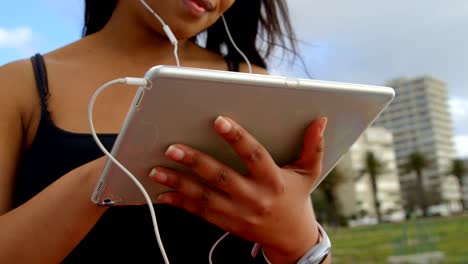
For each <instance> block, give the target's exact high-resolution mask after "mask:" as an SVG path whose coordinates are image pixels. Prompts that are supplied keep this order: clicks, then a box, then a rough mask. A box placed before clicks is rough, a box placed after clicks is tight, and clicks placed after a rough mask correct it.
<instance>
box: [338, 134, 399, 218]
mask: <svg viewBox="0 0 468 264" xmlns="http://www.w3.org/2000/svg"><path fill="white" fill-rule="evenodd" d="M368 152H372V153H373V154H374V156H375V157H376V159H377V160H378V161H379V163H380V164H381V165H382V167H381V169H380V171H381V172H380V173H379V174H378V175H377V199H378V201H379V203H380V212H381V215H382V216H383V219H384V220H389V221H391V220H400V219H401V218H403V217H404V214H403V208H402V201H401V193H400V184H399V180H398V173H397V168H396V157H395V151H394V148H393V137H392V133H390V132H389V131H388V130H386V129H385V128H381V127H371V128H368V129H367V130H366V131H365V132H364V133H363V134H362V135H361V137H360V138H359V139H358V140H357V141H356V142H355V143H354V144H353V146H352V147H351V148H350V150H349V151H348V153H347V154H346V155H345V156H344V157H343V158H342V159H341V160H340V163H339V164H338V169H340V170H342V171H343V172H346V174H347V178H348V179H349V180H348V181H346V184H342V185H340V186H338V190H337V194H338V201H339V204H340V209H341V210H340V211H341V212H342V214H344V215H348V216H349V215H354V216H356V217H357V218H366V217H370V218H373V219H374V220H375V219H376V211H375V206H374V198H373V194H372V185H371V180H370V177H369V174H368V173H367V172H366V155H367V153H368Z"/></svg>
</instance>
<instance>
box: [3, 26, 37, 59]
mask: <svg viewBox="0 0 468 264" xmlns="http://www.w3.org/2000/svg"><path fill="white" fill-rule="evenodd" d="M32 39H33V33H32V30H31V28H30V27H18V28H13V29H7V28H0V48H13V49H16V50H18V51H19V52H21V53H23V54H30V53H32V50H33V49H32V47H31V45H32Z"/></svg>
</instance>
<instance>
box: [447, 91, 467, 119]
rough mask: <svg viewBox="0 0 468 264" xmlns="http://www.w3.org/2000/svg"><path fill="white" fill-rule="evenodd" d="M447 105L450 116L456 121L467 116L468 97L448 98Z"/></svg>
mask: <svg viewBox="0 0 468 264" xmlns="http://www.w3.org/2000/svg"><path fill="white" fill-rule="evenodd" d="M449 105H450V111H451V112H452V116H453V118H454V119H455V120H456V121H458V120H463V119H465V118H468V99H465V98H460V97H455V98H452V99H450V101H449Z"/></svg>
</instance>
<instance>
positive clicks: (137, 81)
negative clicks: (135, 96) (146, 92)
mask: <svg viewBox="0 0 468 264" xmlns="http://www.w3.org/2000/svg"><path fill="white" fill-rule="evenodd" d="M114 84H128V85H138V86H143V87H147V86H148V81H147V80H146V79H142V78H120V79H115V80H112V81H110V82H107V83H106V84H104V85H103V86H101V87H99V89H97V90H96V92H94V94H93V96H92V98H91V100H90V101H89V105H88V121H89V126H90V128H91V134H92V136H93V139H94V141H95V142H96V144H97V145H98V147H99V148H100V149H101V151H102V152H104V154H106V156H107V157H108V158H109V159H110V160H111V161H112V162H113V163H114V164H115V165H117V167H119V168H120V169H121V170H122V171H123V172H124V173H125V174H126V175H127V176H128V177H129V178H130V179H131V180H132V181H133V182H134V183H135V185H136V186H137V187H138V189H140V191H141V193H142V194H143V196H144V197H145V200H146V203H147V204H148V207H149V210H150V214H151V220H152V221H153V227H154V234H155V236H156V240H157V242H158V245H159V250H160V251H161V255H162V257H163V259H164V263H166V264H169V258H168V257H167V254H166V251H165V250H164V245H163V243H162V240H161V236H160V234H159V227H158V222H157V220H156V213H155V212H154V208H153V203H152V201H151V198H150V196H149V195H148V192H146V190H145V188H144V187H143V185H142V184H141V183H140V182H139V181H138V179H137V178H136V177H135V176H134V175H133V174H132V173H131V172H130V171H128V170H127V168H125V166H123V165H122V164H121V163H120V162H119V161H118V160H117V159H116V158H114V156H112V154H111V153H109V151H107V149H106V148H105V147H104V145H103V144H102V143H101V140H100V139H99V138H98V136H97V134H96V129H95V128H94V123H93V107H94V102H95V101H96V98H97V97H98V96H99V94H101V92H102V91H104V90H105V89H107V88H109V87H111V86H112V85H114ZM143 89H146V88H143Z"/></svg>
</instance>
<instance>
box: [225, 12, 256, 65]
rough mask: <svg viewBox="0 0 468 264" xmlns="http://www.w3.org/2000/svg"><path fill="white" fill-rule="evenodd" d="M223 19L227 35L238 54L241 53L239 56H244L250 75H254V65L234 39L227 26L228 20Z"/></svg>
mask: <svg viewBox="0 0 468 264" xmlns="http://www.w3.org/2000/svg"><path fill="white" fill-rule="evenodd" d="M221 18H222V19H223V23H224V28H225V29H226V33H227V35H228V37H229V40H230V41H231V44H232V46H234V48H235V49H236V50H237V52H239V54H240V55H241V56H242V58H244V60H245V63H247V66H248V67H249V73H252V64H251V63H250V61H249V59H248V58H247V56H245V54H244V53H243V52H242V50H240V49H239V47H238V46H237V44H236V42H235V41H234V39H233V38H232V36H231V32H230V31H229V27H228V24H227V22H226V19H225V18H224V16H221Z"/></svg>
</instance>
